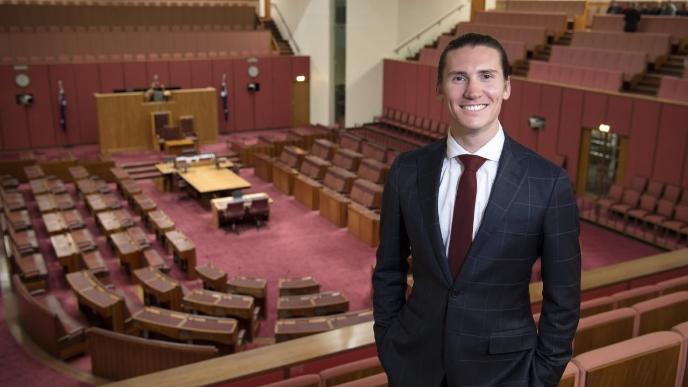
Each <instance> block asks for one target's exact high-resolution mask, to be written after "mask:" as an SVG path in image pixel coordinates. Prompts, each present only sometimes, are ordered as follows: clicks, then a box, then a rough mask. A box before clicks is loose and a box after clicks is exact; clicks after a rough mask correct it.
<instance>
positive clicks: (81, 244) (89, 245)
mask: <svg viewBox="0 0 688 387" xmlns="http://www.w3.org/2000/svg"><path fill="white" fill-rule="evenodd" d="M69 236H70V237H71V238H72V241H73V242H74V244H75V245H76V247H77V248H78V249H79V251H81V252H85V251H92V250H96V249H97V245H96V240H95V239H94V238H93V235H91V232H90V231H88V229H87V228H81V229H78V230H72V231H70V232H69Z"/></svg>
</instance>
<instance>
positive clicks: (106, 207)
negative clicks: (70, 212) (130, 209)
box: [86, 193, 122, 215]
mask: <svg viewBox="0 0 688 387" xmlns="http://www.w3.org/2000/svg"><path fill="white" fill-rule="evenodd" d="M86 208H88V211H89V212H90V213H91V214H94V215H95V214H97V213H99V212H102V211H112V210H116V209H119V208H122V202H121V201H120V200H119V198H118V197H117V195H115V194H112V193H108V194H100V193H97V194H91V195H87V196H86Z"/></svg>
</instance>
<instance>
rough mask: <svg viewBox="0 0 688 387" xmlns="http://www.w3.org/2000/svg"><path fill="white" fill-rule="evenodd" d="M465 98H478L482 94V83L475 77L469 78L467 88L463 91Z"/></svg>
mask: <svg viewBox="0 0 688 387" xmlns="http://www.w3.org/2000/svg"><path fill="white" fill-rule="evenodd" d="M463 96H464V98H468V99H476V98H478V97H479V96H480V85H479V84H478V82H476V81H475V80H473V79H470V80H468V83H467V84H466V89H465V90H464V92H463Z"/></svg>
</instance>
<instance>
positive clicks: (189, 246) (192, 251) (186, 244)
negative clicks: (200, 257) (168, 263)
mask: <svg viewBox="0 0 688 387" xmlns="http://www.w3.org/2000/svg"><path fill="white" fill-rule="evenodd" d="M165 239H166V241H167V251H168V253H169V254H172V257H173V258H174V261H175V262H179V264H180V266H181V269H182V271H185V272H186V273H188V275H189V277H190V278H195V277H196V274H195V273H194V271H193V270H190V268H193V267H196V246H195V245H194V243H193V242H192V241H191V239H189V237H187V236H186V235H184V233H182V232H181V231H178V230H173V231H168V232H166V233H165Z"/></svg>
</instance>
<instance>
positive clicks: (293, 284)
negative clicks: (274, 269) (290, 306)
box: [277, 277, 320, 296]
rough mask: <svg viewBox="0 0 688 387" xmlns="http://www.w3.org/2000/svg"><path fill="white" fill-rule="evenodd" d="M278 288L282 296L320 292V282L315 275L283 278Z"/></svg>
mask: <svg viewBox="0 0 688 387" xmlns="http://www.w3.org/2000/svg"><path fill="white" fill-rule="evenodd" d="M277 288H278V289H279V295H280V296H297V295H302V294H314V293H319V292H320V284H319V283H318V281H316V280H315V279H313V277H301V278H281V279H280V280H279V283H278V285H277Z"/></svg>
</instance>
